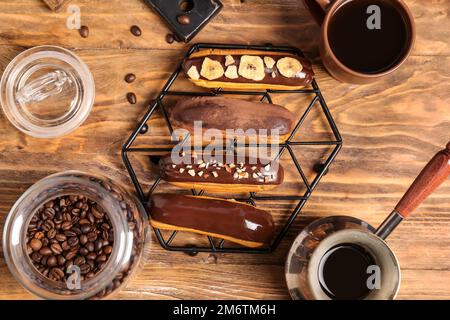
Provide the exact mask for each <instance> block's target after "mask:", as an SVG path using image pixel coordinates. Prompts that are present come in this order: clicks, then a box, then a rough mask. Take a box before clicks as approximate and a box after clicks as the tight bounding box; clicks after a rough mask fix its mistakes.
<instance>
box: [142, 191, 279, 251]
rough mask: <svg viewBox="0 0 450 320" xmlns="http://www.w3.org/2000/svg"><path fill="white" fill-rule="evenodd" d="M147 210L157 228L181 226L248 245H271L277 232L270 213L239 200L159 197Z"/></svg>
mask: <svg viewBox="0 0 450 320" xmlns="http://www.w3.org/2000/svg"><path fill="white" fill-rule="evenodd" d="M147 211H148V212H149V214H150V216H151V223H152V225H154V226H157V227H162V228H166V229H170V230H176V229H177V227H178V228H180V229H185V230H188V231H191V232H194V233H200V234H209V235H214V236H216V237H219V238H220V237H222V236H223V237H225V238H226V239H227V240H229V241H232V242H236V243H240V244H242V245H247V246H254V247H258V246H262V245H264V244H266V245H268V244H269V243H270V242H271V240H272V239H273V236H274V231H275V227H274V223H273V219H272V216H271V215H270V214H269V213H268V212H266V211H264V210H260V209H257V208H255V207H253V206H251V205H247V204H243V203H241V202H237V201H227V200H222V199H215V198H207V197H194V196H183V195H178V194H156V195H153V196H152V198H151V201H150V203H149V205H148V207H147ZM165 226H166V227H165Z"/></svg>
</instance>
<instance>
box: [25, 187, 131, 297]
mask: <svg viewBox="0 0 450 320" xmlns="http://www.w3.org/2000/svg"><path fill="white" fill-rule="evenodd" d="M108 187H109V189H108V188H107V187H105V189H106V190H107V191H108V192H110V193H111V195H112V196H113V197H114V198H116V199H123V197H122V195H121V194H120V191H119V190H112V188H111V187H110V186H108ZM121 206H122V205H121ZM124 208H125V209H124V210H125V213H124V214H125V215H127V217H128V218H130V217H131V216H129V215H128V213H127V212H126V208H127V205H126V204H125V206H124ZM27 239H30V240H28V242H27V244H26V250H27V253H28V255H29V257H30V259H31V261H32V263H33V265H34V266H35V267H36V269H37V270H39V272H41V273H42V275H43V276H45V277H47V278H49V279H51V280H54V281H64V280H65V279H66V276H65V271H66V270H67V268H69V267H70V266H72V265H74V264H75V265H77V266H79V267H80V271H81V274H82V276H81V278H80V279H81V281H84V280H85V279H91V278H93V277H95V275H96V274H97V273H98V272H99V271H100V270H102V269H103V268H104V267H105V266H106V264H107V261H108V259H109V257H110V255H111V254H112V251H113V242H114V230H113V228H112V225H111V221H110V220H109V218H108V216H107V215H106V214H105V211H104V210H103V208H101V207H100V206H99V205H98V204H97V203H96V202H95V201H93V200H90V199H88V198H86V197H84V196H76V195H70V196H62V197H59V198H56V199H54V200H52V201H51V202H47V203H46V204H45V205H44V206H43V207H42V208H40V209H38V212H37V213H36V214H35V215H34V216H33V217H32V218H31V222H30V224H29V226H28V229H27ZM133 250H135V249H134V247H133V249H132V252H135V253H136V251H133ZM128 268H129V267H128ZM127 271H128V270H124V271H123V272H127ZM121 274H122V273H121ZM124 274H125V273H124ZM122 281H123V280H122V278H121V279H120V280H119V282H120V283H121V282H122ZM116 285H120V284H119V283H118V282H117V283H116V284H114V283H113V282H111V283H110V284H109V285H108V286H107V290H106V291H105V292H111V291H112V290H114V288H115V286H116Z"/></svg>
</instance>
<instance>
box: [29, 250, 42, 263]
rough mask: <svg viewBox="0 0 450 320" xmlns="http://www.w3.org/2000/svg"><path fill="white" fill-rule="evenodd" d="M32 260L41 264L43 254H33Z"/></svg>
mask: <svg viewBox="0 0 450 320" xmlns="http://www.w3.org/2000/svg"><path fill="white" fill-rule="evenodd" d="M31 260H33V261H34V262H37V263H39V262H41V260H42V254H40V253H39V252H33V253H32V254H31Z"/></svg>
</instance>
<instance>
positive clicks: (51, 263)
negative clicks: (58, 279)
mask: <svg viewBox="0 0 450 320" xmlns="http://www.w3.org/2000/svg"><path fill="white" fill-rule="evenodd" d="M57 264H58V261H57V260H56V257H55V256H50V257H49V258H48V259H47V265H48V266H49V267H55V266H56V265H57Z"/></svg>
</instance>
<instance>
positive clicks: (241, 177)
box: [159, 155, 284, 185]
mask: <svg viewBox="0 0 450 320" xmlns="http://www.w3.org/2000/svg"><path fill="white" fill-rule="evenodd" d="M220 158H222V157H220ZM224 160H226V159H224ZM234 160H236V157H235V159H234ZM175 161H177V160H176V159H175ZM186 162H187V163H184V162H182V163H176V164H175V162H174V160H173V159H172V156H171V155H167V156H165V157H163V158H161V160H160V163H159V165H160V169H161V177H162V178H163V179H164V180H166V181H169V182H197V183H220V184H252V185H279V184H281V183H283V179H284V170H283V168H282V167H281V164H280V163H277V164H276V165H274V164H272V163H268V161H260V159H250V158H248V157H247V158H246V159H245V163H237V162H236V161H233V162H232V163H220V162H219V161H210V162H204V161H203V160H202V159H201V157H195V158H194V157H191V160H190V161H186ZM191 170H194V173H195V176H192V175H191V174H192V173H193V172H192V171H191ZM189 171H191V172H190V173H189ZM200 172H202V173H201V175H199V173H200Z"/></svg>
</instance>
